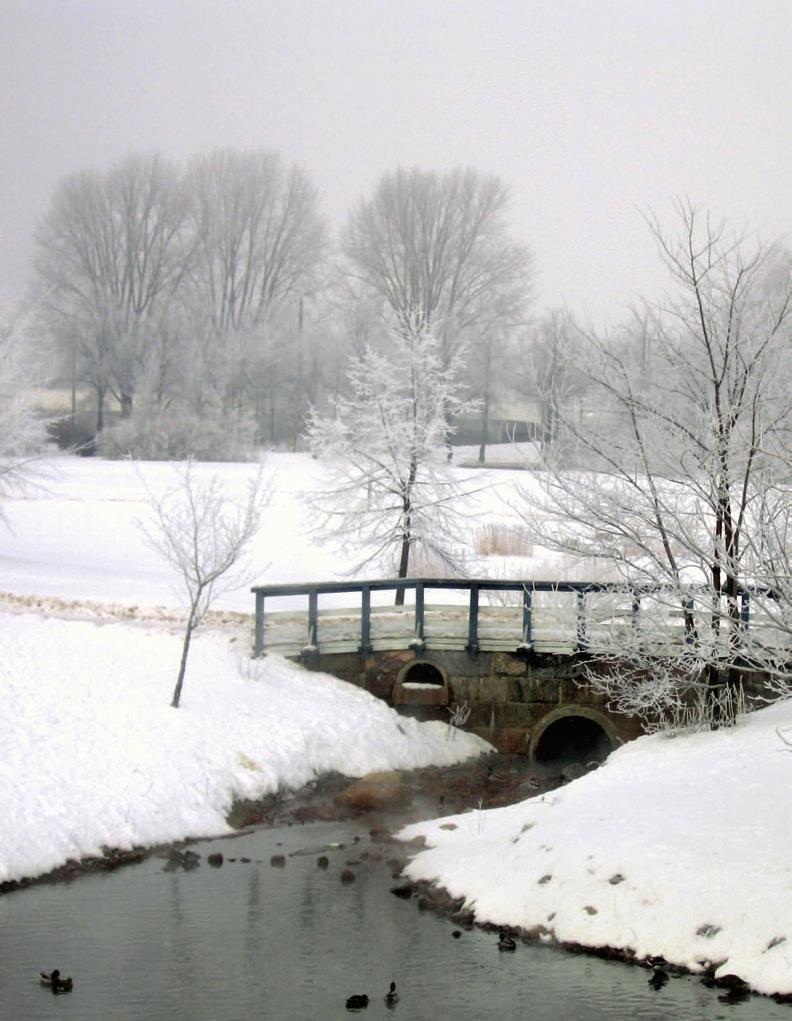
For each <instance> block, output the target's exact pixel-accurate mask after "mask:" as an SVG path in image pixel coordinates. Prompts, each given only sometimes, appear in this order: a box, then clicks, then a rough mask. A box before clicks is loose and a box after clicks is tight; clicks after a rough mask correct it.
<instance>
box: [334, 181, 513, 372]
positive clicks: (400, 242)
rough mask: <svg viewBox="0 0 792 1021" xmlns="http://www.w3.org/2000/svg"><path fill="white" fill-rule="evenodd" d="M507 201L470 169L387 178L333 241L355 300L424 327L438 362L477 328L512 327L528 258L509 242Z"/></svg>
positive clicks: (502, 191)
mask: <svg viewBox="0 0 792 1021" xmlns="http://www.w3.org/2000/svg"><path fill="white" fill-rule="evenodd" d="M508 201H509V193H508V190H507V189H506V188H505V186H504V185H503V184H502V183H501V182H500V181H499V180H498V178H497V177H491V176H483V175H481V174H479V173H477V172H476V171H475V170H472V169H466V170H465V169H456V170H452V171H450V172H448V173H445V174H437V173H434V172H432V171H427V170H420V169H419V168H417V167H416V168H413V169H411V170H406V169H404V168H402V167H400V168H399V169H398V170H396V171H394V172H393V173H389V174H386V175H385V176H384V177H382V179H381V180H380V182H379V183H378V185H377V187H376V188H375V190H374V194H373V195H372V197H371V198H369V199H367V200H363V201H361V202H360V203H359V204H358V205H357V207H356V208H355V209H354V210H353V212H352V214H351V215H350V217H349V221H348V223H347V226H346V230H345V232H344V234H343V237H342V250H343V253H344V255H345V257H346V261H347V265H348V272H349V275H350V277H351V278H352V279H353V280H354V281H355V282H356V284H357V288H358V292H359V294H360V296H361V297H365V296H366V295H368V294H374V295H377V296H378V297H379V298H380V299H381V300H382V301H384V302H385V304H386V307H387V308H388V309H389V310H390V313H391V315H392V317H393V320H394V321H395V323H396V325H397V327H399V328H401V329H412V328H414V327H418V328H422V329H423V328H426V329H428V330H431V331H433V332H434V333H435V335H436V336H437V337H438V340H439V342H440V351H441V355H442V358H443V360H444V361H445V362H446V363H448V362H449V361H450V359H451V358H452V357H453V355H454V353H455V351H456V349H457V347H458V346H459V344H460V343H462V342H463V341H464V340H465V339H466V338H469V339H472V338H473V337H474V336H475V335H476V333H477V332H481V333H485V332H486V333H488V334H489V335H490V336H494V335H495V334H496V333H497V332H498V331H500V333H501V334H502V333H504V332H505V331H506V330H508V329H509V328H512V327H513V326H514V324H516V323H519V322H521V321H522V318H523V310H524V305H525V301H526V298H527V294H528V289H529V283H530V271H531V256H530V254H529V252H528V250H527V249H526V248H525V247H524V246H523V245H520V244H517V243H516V242H514V241H512V240H511V239H510V238H509V235H508V232H507V228H506V222H505V219H504V214H505V211H506V207H507V205H508ZM495 319H497V324H496V323H495V322H494V320H495Z"/></svg>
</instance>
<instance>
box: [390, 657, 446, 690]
mask: <svg viewBox="0 0 792 1021" xmlns="http://www.w3.org/2000/svg"><path fill="white" fill-rule="evenodd" d="M408 682H410V683H417V684H436V685H438V686H441V685H444V684H447V683H448V678H447V677H446V672H445V670H444V669H443V668H442V667H441V666H438V664H437V663H431V662H430V661H429V660H428V659H415V660H413V661H412V663H407V664H406V665H405V666H403V667H402V668H401V670H400V671H399V674H398V676H397V678H396V683H397V684H405V683H408Z"/></svg>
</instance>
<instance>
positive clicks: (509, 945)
mask: <svg viewBox="0 0 792 1021" xmlns="http://www.w3.org/2000/svg"><path fill="white" fill-rule="evenodd" d="M516 949H517V944H516V943H515V941H514V940H513V939H512V938H511V936H507V935H506V933H505V932H503V931H501V932H499V933H498V950H516Z"/></svg>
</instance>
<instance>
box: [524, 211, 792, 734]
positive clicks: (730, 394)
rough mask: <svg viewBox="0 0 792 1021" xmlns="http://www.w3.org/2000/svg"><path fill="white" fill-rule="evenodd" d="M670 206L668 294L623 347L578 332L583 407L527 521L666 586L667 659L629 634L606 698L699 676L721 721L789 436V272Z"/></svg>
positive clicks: (756, 247)
mask: <svg viewBox="0 0 792 1021" xmlns="http://www.w3.org/2000/svg"><path fill="white" fill-rule="evenodd" d="M676 212H677V214H678V217H679V223H680V230H679V232H678V234H677V235H668V234H666V233H665V232H664V231H663V230H662V228H661V227H660V224H659V223H658V221H657V220H656V219H655V218H650V219H649V226H650V229H651V231H652V233H653V235H654V238H655V240H656V242H657V246H658V250H659V253H660V256H661V258H662V260H663V263H664V265H665V266H666V268H667V269H668V271H669V272H670V276H671V281H672V288H673V289H672V291H671V293H670V295H669V297H668V298H667V299H666V300H665V301H663V302H662V303H660V304H657V305H655V306H648V307H647V308H646V309H645V310H644V312H643V313H642V314H641V316H639V317H638V319H637V320H636V328H635V329H634V330H633V331H632V333H631V336H629V337H628V338H626V339H625V338H624V337H622V338H620V340H619V342H618V343H615V342H612V341H608V340H603V339H602V338H599V337H597V336H595V335H593V334H592V333H584V332H583V331H580V336H581V339H582V340H583V341H584V342H585V348H586V351H587V357H586V358H585V363H586V364H585V370H586V375H587V380H588V383H589V386H590V390H589V393H588V398H587V400H588V402H589V409H588V414H584V415H583V416H582V417H577V416H570V415H568V414H566V413H564V412H562V413H561V414H560V416H559V417H560V422H559V430H558V433H559V441H558V442H557V443H556V444H554V445H553V447H552V448H551V449H550V450H549V451H547V453H546V461H545V469H546V470H545V472H544V473H542V474H541V476H540V478H541V480H542V482H543V491H544V498H543V499H541V500H540V501H539V506H536V505H535V506H534V507H533V509H532V511H531V512H530V513H529V514H528V515H527V518H526V523H527V525H528V527H530V528H532V529H533V532H534V534H535V537H536V539H537V541H541V542H543V543H544V545H546V546H550V547H551V548H555V549H558V550H562V551H565V552H567V553H575V554H577V555H582V556H586V557H590V558H594V559H596V560H598V561H600V562H602V563H605V564H607V565H608V568H609V570H610V572H611V573H612V574H614V575H616V576H617V577H622V578H624V579H625V580H626V581H628V582H629V583H630V585H631V586H633V587H634V591H635V592H637V593H640V592H641V591H642V589H643V590H644V591H645V592H648V591H649V590H650V589H651V588H652V587H653V586H661V588H662V592H661V591H660V590H656V591H655V592H654V594H653V596H652V598H653V600H655V603H657V602H658V601H659V602H660V603H665V605H666V607H667V608H672V609H673V608H674V607H676V613H677V619H679V620H680V622H681V623H682V624H683V629H680V630H679V632H678V633H677V635H676V641H675V642H672V641H671V639H670V638H669V646H670V645H671V644H675V646H676V649H677V655H678V658H677V660H676V663H675V664H674V663H673V662H672V661H671V660H668V659H665V660H662V659H659V658H657V657H652V656H650V655H649V654H648V653H647V652H646V648H645V643H646V634H645V633H639V632H638V631H631V630H630V629H629V628H628V629H627V630H626V631H622V632H621V633H620V636H619V637H620V639H621V644H619V645H617V646H612V648H611V653H613V652H614V651H618V657H620V661H621V667H620V669H612V670H611V671H610V674H609V677H608V681H607V685H606V688H607V691H608V693H609V694H610V695H611V696H614V694H616V695H619V693H621V694H622V695H623V694H625V693H627V694H628V695H629V692H630V690H633V691H634V690H635V689H636V686H640V685H645V682H646V680H647V676H648V677H649V678H650V679H652V680H654V681H659V679H660V678H661V675H662V676H663V677H665V681H664V682H663V683H655V684H654V688H653V689H652V686H651V685H648V686H646V692H649V693H651V690H654V691H655V692H656V693H658V692H661V691H662V690H663V687H664V684H666V682H668V684H671V685H672V687H673V686H674V685H675V686H676V689H677V691H678V690H680V689H681V688H683V687H685V688H688V687H690V686H691V685H694V686H695V685H698V686H699V688H700V689H701V690H702V691H703V693H704V699H703V701H704V703H705V704H707V705H709V706H715V709H714V714H713V724H717V723H718V722H721V721H724V722H728V720H724V719H723V718H724V717H728V716H729V715H730V713H732V712H733V709H734V706H735V705H736V704H737V700H736V699H735V698H733V697H731V696H732V694H733V689H735V688H736V687H737V686H738V684H739V681H740V677H741V668H742V665H744V656H745V651H746V650H745V642H744V640H743V628H742V621H741V599H742V593H743V591H744V590H746V589H749V588H751V587H752V585H753V583H754V582H755V581H756V578H757V573H758V572H757V567H758V560H757V558H756V556H755V555H754V552H753V551H754V550H755V549H757V548H758V546H759V536H758V534H757V528H758V522H759V520H760V514H759V509H760V507H761V502H762V499H763V493H765V492H766V479H765V466H766V464H767V458H768V450H770V449H772V448H773V447H776V448H778V447H780V446H782V445H783V444H785V443H786V442H787V438H788V436H789V425H790V411H791V410H792V409H791V408H790V400H789V394H788V388H787V386H786V382H785V380H786V378H787V374H788V370H789V360H790V349H789V340H790V327H791V326H792V304H791V303H790V293H791V292H790V288H789V281H788V280H787V281H786V286H785V287H782V288H774V289H772V288H768V286H767V279H768V277H767V271H768V268H769V267H770V266H771V265H772V263H773V260H774V258H775V254H774V251H773V249H771V248H768V247H765V246H763V245H761V244H756V243H754V244H749V242H748V239H746V238H745V237H735V236H733V235H732V234H730V232H729V231H728V229H727V227H726V226H725V225H724V224H714V223H713V222H712V221H711V220H710V219H709V217H707V216H705V215H704V214H702V213H701V212H700V211H698V210H697V209H695V208H694V207H693V206H692V205H690V204H689V203H678V204H677V207H676ZM570 463H574V464H576V465H578V466H580V468H581V469H583V470H578V471H571V470H570V469H569V464H570ZM527 495H528V493H527V491H526V496H527ZM537 515H539V516H540V517H541V521H542V523H541V525H540V526H537ZM537 532H539V533H541V534H536V533H537ZM662 593H664V594H662ZM655 617H656V619H657V620H660V619H661V617H662V614H660V613H659V612H658V613H656V614H655ZM666 687H667V684H666ZM724 692H726V695H725V696H724ZM724 697H725V701H724ZM672 701H673V699H672ZM649 702H650V703H651V698H650V700H649ZM663 704H666V703H664V702H663V700H662V699H660V698H658V701H657V702H656V704H655V708H656V709H658V710H661V709H662V705H663Z"/></svg>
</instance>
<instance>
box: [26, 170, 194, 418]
mask: <svg viewBox="0 0 792 1021" xmlns="http://www.w3.org/2000/svg"><path fill="white" fill-rule="evenodd" d="M186 209H187V207H186V202H185V196H184V192H183V189H182V187H181V183H180V181H179V178H178V175H177V173H176V171H175V170H174V169H173V168H172V167H170V166H169V165H168V164H167V163H165V162H164V161H163V160H162V159H160V157H158V156H151V157H141V156H130V157H128V158H127V159H125V160H123V161H122V162H120V163H118V164H116V165H115V166H113V167H111V169H110V170H109V171H107V172H106V173H99V172H95V171H83V172H81V173H78V174H74V175H72V176H70V177H67V178H65V179H63V180H62V181H61V182H60V183H59V185H58V187H57V189H56V191H55V194H54V196H53V199H52V203H51V205H50V209H49V211H48V212H47V214H46V215H45V216H44V218H43V219H42V221H41V223H40V225H39V229H38V232H37V236H36V260H35V277H36V288H37V291H38V293H39V294H40V295H41V296H42V302H43V304H44V305H45V307H46V309H47V310H48V312H49V321H50V323H51V325H52V326H53V328H54V329H55V330H56V332H57V333H58V335H59V336H60V337H61V339H62V342H63V343H64V345H65V346H68V347H69V349H70V351H71V357H72V359H73V363H74V371H75V373H78V374H79V376H80V378H82V379H85V380H86V381H87V382H88V383H90V385H91V386H92V388H93V389H94V391H95V393H96V398H97V431H101V429H102V426H103V402H104V399H105V396H106V395H107V394H108V393H111V394H113V395H114V396H115V397H116V398H117V400H118V401H119V404H120V407H121V414H122V416H128V415H130V414H131V413H132V406H133V396H134V390H135V383H136V377H137V373H138V368H139V364H140V360H141V358H143V357H144V356H145V351H146V349H147V346H148V344H149V342H150V340H151V336H152V333H154V332H156V330H157V329H158V328H159V325H160V324H159V320H160V318H161V317H162V316H163V315H164V314H165V313H166V311H167V309H168V306H169V303H170V300H171V299H172V297H173V295H174V294H175V292H176V291H177V290H178V288H179V285H180V283H181V281H182V279H183V276H184V273H185V271H186V268H187V266H188V265H189V260H190V246H189V244H188V243H187V241H186V240H185V237H184V232H183V227H184V222H185V215H186Z"/></svg>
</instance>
